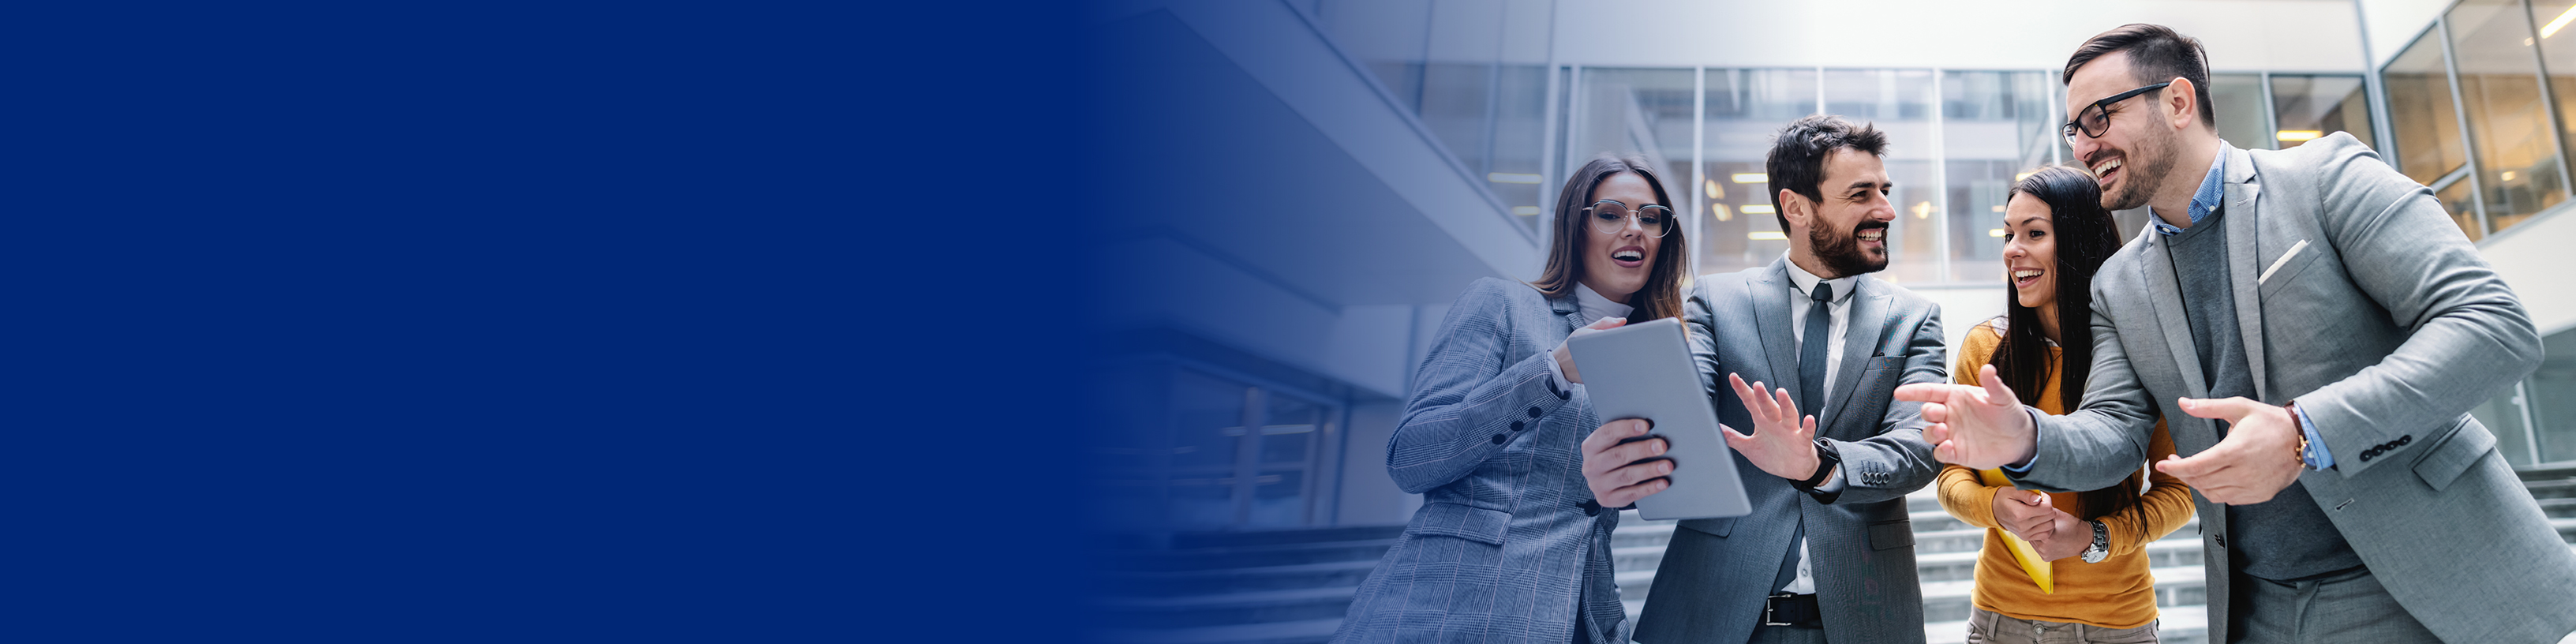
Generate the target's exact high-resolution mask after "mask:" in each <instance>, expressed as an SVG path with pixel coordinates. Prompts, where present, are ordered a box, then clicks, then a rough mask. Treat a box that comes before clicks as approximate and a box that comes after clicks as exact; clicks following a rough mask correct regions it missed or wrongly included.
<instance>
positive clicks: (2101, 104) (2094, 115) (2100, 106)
mask: <svg viewBox="0 0 2576 644" xmlns="http://www.w3.org/2000/svg"><path fill="white" fill-rule="evenodd" d="M2172 84H2173V81H2165V82H2162V83H2156V84H2154V85H2148V86H2146V87H2140V88H2137V89H2133V90H2129V91H2126V92H2121V93H2118V94H2112V95H2111V97H2110V98H2105V99H2102V100H2098V101H2094V102H2093V104H2092V105H2086V106H2084V111H2082V112H2077V113H2075V120H2072V121H2067V122H2066V125H2065V126H2063V127H2061V128H2059V129H2060V130H2063V133H2064V134H2065V135H2066V144H2067V145H2074V144H2075V133H2076V132H2083V133H2084V136H2085V137H2086V138H2096V139H2098V138H2102V133H2104V132H2109V131H2111V104H2112V103H2118V102H2120V101H2125V100H2129V97H2131V96H2137V95H2139V94H2145V93H2147V92H2152V91H2156V90H2158V89H2163V88H2164V86H2166V85H2172Z"/></svg>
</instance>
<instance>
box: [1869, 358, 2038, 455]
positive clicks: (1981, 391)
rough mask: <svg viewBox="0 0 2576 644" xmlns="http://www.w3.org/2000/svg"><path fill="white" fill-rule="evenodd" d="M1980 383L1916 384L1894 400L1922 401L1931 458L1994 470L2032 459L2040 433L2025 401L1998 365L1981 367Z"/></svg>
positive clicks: (1925, 439)
mask: <svg viewBox="0 0 2576 644" xmlns="http://www.w3.org/2000/svg"><path fill="white" fill-rule="evenodd" d="M1977 382H1981V383H1985V385H1984V386H1982V387H1981V386H1977V385H1955V384H1939V383H1929V382H1925V383H1915V384H1911V385H1905V386H1902V387H1897V388H1896V399H1897V400H1903V401H1907V402H1919V403H1923V420H1926V421H1931V423H1932V425H1931V426H1930V427H1925V428H1923V442H1926V443H1931V444H1932V457H1933V458H1937V459H1940V460H1941V462H1943V463H1950V464H1954V465H1964V466H1967V467H1968V468H1970V469H1979V470H1983V469H1992V468H1997V467H2003V466H2005V465H2012V464H2016V463H2028V462H2030V459H2031V456H2032V455H2033V454H2034V453H2036V452H2037V451H2038V445H2037V444H2035V443H2033V442H2032V440H2031V436H2032V435H2033V434H2035V433H2037V432H2038V429H2037V428H2036V427H2033V426H2032V424H2031V420H2030V414H2029V413H2027V412H2024V411H2022V408H2021V399H2019V398H2015V397H2013V392H2012V389H2010V388H2007V387H2005V386H2004V383H2003V379H2002V378H1999V377H1996V375H1995V367H1994V365H1986V366H1984V367H1980V368H1979V370H1978V372H1977Z"/></svg>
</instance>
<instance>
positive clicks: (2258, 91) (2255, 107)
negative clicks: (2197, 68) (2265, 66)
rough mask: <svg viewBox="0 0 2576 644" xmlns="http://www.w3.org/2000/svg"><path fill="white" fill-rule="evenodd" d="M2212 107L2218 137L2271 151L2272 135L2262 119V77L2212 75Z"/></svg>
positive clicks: (2210, 95)
mask: <svg viewBox="0 0 2576 644" xmlns="http://www.w3.org/2000/svg"><path fill="white" fill-rule="evenodd" d="M2209 108H2210V110H2211V111H2213V112H2216V114H2215V115H2214V118H2215V119H2217V122H2218V138H2222V139H2227V142H2228V143H2230V144H2234V145H2235V146H2236V147H2240V148H2245V149H2248V150H2269V149H2272V133H2271V128H2270V127H2268V124H2266V123H2264V118H2263V77H2262V76H2261V75H2258V74H2211V75H2210V77H2209Z"/></svg>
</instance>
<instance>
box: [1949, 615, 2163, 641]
mask: <svg viewBox="0 0 2576 644" xmlns="http://www.w3.org/2000/svg"><path fill="white" fill-rule="evenodd" d="M2160 623H2162V622H2161V621H2157V622H2147V625H2145V626H2140V627H2137V628H2103V627H2100V626H2094V625H2091V624H2076V623H2067V622H2044V621H2038V620H2029V619H2014V618H2012V617H2007V616H2004V615H2002V614H1999V613H1995V612H1993V611H1988V610H1986V609H1983V608H1971V609H1969V611H1968V644H1989V643H1994V644H2022V643H2029V644H2155V642H2156V641H2157V639H2156V625H2157V624H2160Z"/></svg>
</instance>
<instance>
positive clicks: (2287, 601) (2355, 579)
mask: <svg viewBox="0 0 2576 644" xmlns="http://www.w3.org/2000/svg"><path fill="white" fill-rule="evenodd" d="M2234 577H2235V578H2236V579H2235V580H2234V581H2235V583H2234V584H2232V586H2233V588H2234V590H2235V594H2236V597H2238V598H2239V599H2237V600H2236V601H2235V602H2234V604H2235V605H2234V606H2232V607H2231V609H2230V610H2229V611H2228V612H2229V613H2230V621H2231V622H2232V623H2231V624H2230V626H2231V628H2230V629H2229V632H2228V641H2229V642H2231V643H2232V642H2264V643H2270V642H2432V643H2434V644H2439V643H2440V642H2441V641H2442V640H2441V639H2440V638H2436V637H2434V636H2433V631H2430V630H2426V629H2425V628H2424V625H2423V624H2421V623H2418V622H2416V621H2415V616H2413V615H2408V614H2407V613H2406V608H2405V607H2402V606H2398V605H2397V598H2395V597H2391V596H2389V595H2388V589H2386V588H2383V587H2381V586H2380V585H2379V577H2377V576H2375V575H2372V574H2370V570H2369V569H2367V568H2365V569H2362V570H2361V571H2359V572H2351V573H2345V574H2342V575H2336V576H2333V577H2327V578H2324V579H2316V580H2310V581H2297V582H2280V581H2271V580H2266V579H2258V578H2254V577H2248V576H2245V575H2234Z"/></svg>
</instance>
